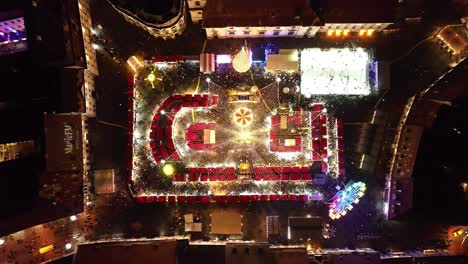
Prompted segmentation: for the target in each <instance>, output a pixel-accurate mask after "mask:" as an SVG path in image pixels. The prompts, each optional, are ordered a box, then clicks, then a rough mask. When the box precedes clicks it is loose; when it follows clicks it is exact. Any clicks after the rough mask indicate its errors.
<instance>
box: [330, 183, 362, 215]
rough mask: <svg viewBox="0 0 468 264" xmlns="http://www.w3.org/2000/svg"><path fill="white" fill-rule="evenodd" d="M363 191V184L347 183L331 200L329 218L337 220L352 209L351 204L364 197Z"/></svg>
mask: <svg viewBox="0 0 468 264" xmlns="http://www.w3.org/2000/svg"><path fill="white" fill-rule="evenodd" d="M365 190H366V184H365V183H363V182H354V183H351V182H350V183H348V184H347V185H346V187H345V188H344V189H343V190H341V191H339V192H338V193H337V194H335V196H334V197H333V198H332V202H331V204H330V205H329V208H330V210H329V213H328V215H329V216H330V218H331V219H339V218H341V217H342V216H345V215H346V214H347V213H348V211H351V210H352V209H353V204H357V203H359V199H360V198H361V197H362V196H363V195H364V191H365Z"/></svg>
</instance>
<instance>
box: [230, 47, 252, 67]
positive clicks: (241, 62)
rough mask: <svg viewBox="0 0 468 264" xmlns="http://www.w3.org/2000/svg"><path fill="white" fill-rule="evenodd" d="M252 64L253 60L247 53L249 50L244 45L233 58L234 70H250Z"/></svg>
mask: <svg viewBox="0 0 468 264" xmlns="http://www.w3.org/2000/svg"><path fill="white" fill-rule="evenodd" d="M251 65H252V61H251V60H250V57H249V54H247V50H246V48H244V47H243V48H242V49H241V50H240V51H239V52H238V53H237V54H236V55H234V58H233V59H232V67H234V70H236V72H239V73H243V72H246V71H248V70H250V66H251Z"/></svg>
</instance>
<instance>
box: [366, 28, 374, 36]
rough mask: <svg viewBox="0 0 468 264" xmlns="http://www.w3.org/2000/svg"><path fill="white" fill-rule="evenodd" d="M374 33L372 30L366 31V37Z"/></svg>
mask: <svg viewBox="0 0 468 264" xmlns="http://www.w3.org/2000/svg"><path fill="white" fill-rule="evenodd" d="M374 31H375V30H373V29H368V30H367V36H368V37H370V36H372V34H374Z"/></svg>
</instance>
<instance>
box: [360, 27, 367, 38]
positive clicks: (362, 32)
mask: <svg viewBox="0 0 468 264" xmlns="http://www.w3.org/2000/svg"><path fill="white" fill-rule="evenodd" d="M365 33H366V30H365V29H361V30H359V36H360V37H362V36H364V34H365Z"/></svg>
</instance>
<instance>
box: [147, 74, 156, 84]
mask: <svg viewBox="0 0 468 264" xmlns="http://www.w3.org/2000/svg"><path fill="white" fill-rule="evenodd" d="M146 79H147V80H148V82H154V81H156V75H154V73H150V74H149V75H148V77H146Z"/></svg>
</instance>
